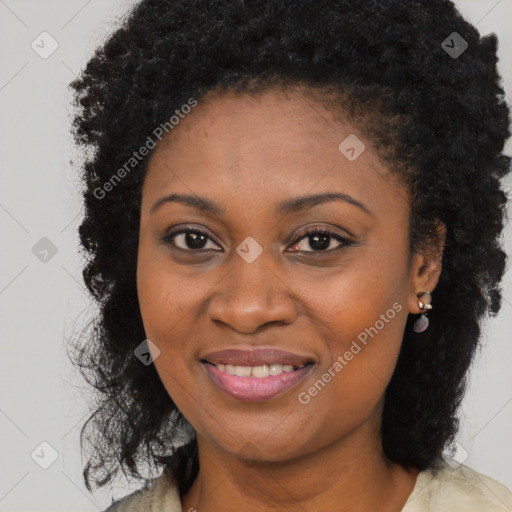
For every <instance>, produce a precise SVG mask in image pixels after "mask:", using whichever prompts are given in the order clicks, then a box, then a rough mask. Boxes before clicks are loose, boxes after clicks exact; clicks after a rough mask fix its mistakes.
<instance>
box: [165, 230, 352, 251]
mask: <svg viewBox="0 0 512 512" xmlns="http://www.w3.org/2000/svg"><path fill="white" fill-rule="evenodd" d="M187 233H194V234H197V235H203V236H205V237H207V238H208V239H210V240H212V241H213V242H215V243H217V242H216V241H215V240H214V239H213V238H212V237H211V236H210V235H208V234H207V233H205V232H204V231H202V230H200V229H197V228H193V229H192V228H190V229H181V230H179V231H176V232H174V233H170V234H169V235H166V236H165V237H163V238H161V240H162V242H164V243H166V244H171V245H172V246H174V247H175V248H176V249H178V250H181V251H185V252H201V251H209V250H211V249H182V248H181V247H176V246H175V244H174V243H173V239H174V238H175V237H176V236H177V235H181V234H187ZM314 235H325V236H329V237H331V238H334V239H335V240H336V241H338V242H340V243H341V245H340V246H339V247H336V248H335V249H328V250H323V251H315V250H311V251H297V252H306V253H317V254H330V253H332V252H335V251H338V250H340V249H343V248H344V247H347V246H349V245H352V244H353V243H354V242H353V241H352V240H348V239H347V238H344V237H342V236H341V235H338V234H337V233H334V232H332V231H330V230H329V229H326V228H312V229H311V230H307V231H303V232H300V233H298V234H297V238H296V239H295V241H294V242H293V243H292V244H291V246H292V247H293V246H295V245H297V244H298V243H299V242H300V241H301V240H302V239H304V238H309V237H312V236H314ZM329 245H330V244H329ZM214 250H215V249H214ZM216 252H220V251H216Z"/></svg>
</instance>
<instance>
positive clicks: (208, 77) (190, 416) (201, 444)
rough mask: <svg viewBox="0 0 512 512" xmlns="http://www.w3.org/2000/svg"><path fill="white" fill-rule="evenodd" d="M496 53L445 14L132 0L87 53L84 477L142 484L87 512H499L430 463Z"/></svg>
mask: <svg viewBox="0 0 512 512" xmlns="http://www.w3.org/2000/svg"><path fill="white" fill-rule="evenodd" d="M496 45H497V41H496V38H495V36H494V35H491V36H487V37H483V38H481V37H480V35H479V34H478V32H477V31H476V29H475V28H474V27H473V26H471V25H470V24H469V23H468V22H466V21H465V20H464V19H463V18H462V17H461V16H460V14H459V13H458V12H457V11H456V9H455V8H454V6H453V4H452V3H451V2H450V1H447V0H433V1H430V2H423V1H421V0H411V1H409V2H398V1H394V0H387V1H378V2H377V1H375V2H373V1H368V2H360V1H355V0H325V1H319V0H293V1H292V0H279V1H278V0H269V1H250V0H249V1H245V2H244V1H240V0H222V1H218V2H207V1H199V0H194V1H188V2H185V1H178V0H169V1H166V2H162V1H160V0H143V1H142V2H140V3H138V4H137V5H136V6H135V7H134V9H133V10H132V12H131V13H130V14H129V16H127V18H126V19H125V20H124V21H123V24H122V26H121V27H120V28H119V29H118V30H117V31H116V32H115V33H114V34H113V35H112V36H110V38H109V39H108V40H107V41H106V42H105V44H104V45H103V46H102V47H101V48H100V49H98V50H97V52H96V54H95V55H94V57H93V58H92V59H91V60H90V61H89V63H88V64H87V66H86V68H85V70H84V72H83V73H82V75H81V76H80V77H79V79H77V80H76V81H75V82H73V84H72V86H73V88H74V90H75V92H76V102H77V107H78V108H79V112H78V113H77V116H76V118H75V137H76V140H77V143H78V144H80V145H82V146H83V147H84V148H85V149H86V150H89V153H88V160H87V161H86V162H85V163H84V167H83V179H84V182H85V187H86V188H85V191H84V200H85V207H86V212H85V218H84V220H83V222H82V225H81V226H80V239H81V243H82V246H83V248H84V249H85V250H86V251H87V253H88V256H89V259H88V262H87V264H86V266H85V269H84V279H85V283H86V284H87V287H88V289H89V290H90V292H91V293H92V295H93V296H94V298H95V299H96V301H97V302H98V304H99V305H100V306H101V309H100V313H99V316H98V317H97V321H96V323H95V324H94V329H93V331H92V332H91V333H90V334H89V335H88V336H87V337H84V343H82V344H81V345H78V344H77V346H76V348H77V357H76V359H77V361H76V362H77V364H78V365H79V367H80V368H81V369H82V371H83V372H84V374H85V375H86V377H87V378H88V380H89V382H90V383H91V384H93V385H94V386H95V387H96V388H97V389H98V390H99V392H100V396H101V402H100V403H99V405H98V408H97V410H96V411H95V413H94V414H93V416H92V417H91V418H90V419H89V421H88V422H87V424H86V425H85V426H84V429H83V432H82V434H83V440H84V441H88V442H90V443H91V445H92V446H91V450H90V459H89V461H88V464H87V466H86V468H85V470H84V476H85V480H86V484H87V486H88V488H89V489H90V490H91V489H92V487H91V483H94V484H96V485H97V486H103V485H105V484H107V483H109V482H110V481H112V479H113V478H114V476H115V475H116V474H117V472H118V470H119V469H121V470H122V471H123V472H125V473H126V472H128V474H129V475H131V476H135V477H137V478H141V479H143V478H144V477H143V475H142V473H143V471H141V470H142V467H143V465H145V464H146V465H147V464H149V466H150V467H151V468H152V469H155V470H157V471H158V470H161V469H163V472H162V474H161V476H158V477H156V478H154V479H146V485H145V486H144V488H143V489H141V490H140V491H138V492H136V493H133V494H131V495H130V496H128V497H125V498H124V499H123V500H118V501H117V502H116V503H114V504H113V505H112V506H111V507H110V508H109V509H108V510H109V511H110V512H113V511H118V512H119V511H125V510H130V511H131V510H137V511H142V510H148V511H149V510H151V511H155V512H156V511H164V510H165V511H179V510H184V511H185V510H188V511H191V510H198V511H201V512H208V511H230V510H240V509H241V508H242V509H243V510H244V511H253V510H255V511H256V510H258V511H262V510H283V511H288V510H339V511H345V510H346V511H349V510H350V511H356V510H357V511H367V510H379V511H383V512H388V511H389V512H392V511H396V512H397V511H404V512H420V511H425V510H430V511H441V510H443V511H445V510H451V511H454V510H464V511H465V512H467V511H472V510H474V511H476V510H478V511H481V510H486V511H487V510H489V511H491V510H493V511H494V510H496V511H497V510H510V509H512V493H511V492H510V491H509V490H508V489H507V488H506V487H505V486H504V485H502V484H500V483H499V482H496V481H495V480H492V479H491V478H489V477H486V476H484V475H482V474H480V473H477V472H476V471H474V470H472V469H470V468H469V467H467V466H465V465H459V464H454V463H453V461H450V462H447V461H445V459H446V460H448V458H447V457H446V450H447V448H449V447H450V446H451V443H452V442H453V439H454V436H455V434H456V431H457V426H458V424H457V417H456V413H457V408H458V406H459V404H460V401H461V399H462V396H463V391H464V386H465V382H466V381H465V379H466V374H467V371H468V368H469V366H470V363H471V361H472V358H473V355H474V353H475V350H476V348H477V346H478V342H479V338H480V322H481V321H482V319H483V318H484V315H485V314H486V313H490V314H493V315H494V314H496V313H497V312H498V310H499V308H500V300H501V292H500V288H499V284H500V281H501V278H502V275H503V272H504V268H505V254H504V252H503V250H502V249H501V247H500V245H499V237H500V235H501V231H502V228H503V212H504V207H505V203H506V197H505V194H504V193H503V192H502V190H501V189H500V179H501V178H502V177H503V176H505V175H506V173H507V171H508V164H509V158H508V157H506V156H504V155H503V154H502V150H503V145H504V142H505V140H506V139H507V138H508V136H509V135H510V133H509V124H508V108H507V106H506V104H505V102H504V93H503V90H502V88H501V86H500V81H499V80H500V78H499V76H498V74H497V71H496ZM87 426H91V427H93V430H92V432H91V434H90V435H89V436H87V435H86V433H87V428H86V427H87ZM507 507H508V508H507Z"/></svg>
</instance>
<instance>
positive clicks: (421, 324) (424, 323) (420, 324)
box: [413, 291, 432, 332]
mask: <svg viewBox="0 0 512 512" xmlns="http://www.w3.org/2000/svg"><path fill="white" fill-rule="evenodd" d="M425 294H428V296H429V299H428V302H426V301H425V300H421V298H422V297H423V296H424V295H425ZM417 297H418V307H419V308H420V313H422V315H421V316H420V317H419V318H418V320H416V322H414V326H413V329H414V332H423V331H425V330H426V329H427V327H428V318H427V311H428V310H429V309H432V304H430V301H431V300H432V294H431V293H430V292H427V291H424V292H420V293H418V295H417Z"/></svg>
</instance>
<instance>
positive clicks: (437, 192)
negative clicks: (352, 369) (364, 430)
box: [70, 0, 510, 493]
mask: <svg viewBox="0 0 512 512" xmlns="http://www.w3.org/2000/svg"><path fill="white" fill-rule="evenodd" d="M121 22H122V23H121V25H120V26H119V27H118V28H116V30H115V31H114V32H113V33H112V34H111V35H110V36H109V37H108V38H107V39H106V41H105V42H104V43H103V44H102V45H101V47H100V48H98V49H97V50H96V51H95V53H94V55H93V56H92V58H91V59H90V60H89V61H88V63H87V65H86V66H85V68H84V70H83V71H82V72H81V74H80V76H79V77H78V78H77V79H76V80H75V81H73V82H72V83H71V85H70V86H71V87H72V89H73V90H74V97H75V108H76V114H75V117H74V119H73V135H74V137H75V141H76V144H77V145H78V146H79V147H82V148H83V149H85V150H86V151H85V152H86V154H87V158H85V159H84V162H83V163H82V164H81V165H80V171H81V179H82V180H83V183H84V191H83V198H84V205H85V216H84V219H83V221H82V223H81V225H80V228H79V235H80V242H81V246H80V248H81V249H82V250H83V251H84V253H85V254H86V259H87V261H86V263H85V264H84V270H83V278H84V281H85V284H86V286H87V289H88V290H89V292H90V293H91V294H92V296H93V298H94V300H95V302H96V303H97V305H99V307H100V308H99V312H98V314H97V315H96V317H95V318H94V322H93V323H92V324H91V325H92V329H89V330H88V331H87V334H86V335H85V336H81V337H79V339H77V340H75V342H74V344H71V347H72V348H73V349H74V352H73V356H74V357H73V358H74V361H73V362H74V364H76V365H77V366H78V367H79V369H80V371H81V372H82V374H83V376H84V377H85V379H86V380H87V382H88V383H89V384H91V385H92V386H93V387H94V388H95V389H96V390H97V394H96V396H97V398H98V400H97V404H96V407H95V409H94V411H93V412H92V415H91V417H90V418H89V419H88V420H87V422H86V423H85V424H84V425H83V428H82V431H81V443H82V449H84V445H85V442H86V441H87V442H88V443H90V446H89V450H90V458H89V460H88V462H87V464H86V467H85V469H84V480H85V483H86V486H87V488H88V489H89V490H92V486H91V483H93V484H95V485H96V486H98V487H101V486H104V485H105V484H107V483H109V482H111V481H112V480H113V478H114V477H115V476H116V475H117V474H118V472H119V471H120V470H121V471H122V472H123V473H125V474H126V472H128V473H129V475H131V476H132V477H136V478H140V479H143V478H144V476H143V474H142V471H141V468H142V467H143V465H144V464H149V465H150V466H151V467H156V468H157V469H158V468H162V467H164V469H165V470H172V471H173V472H174V473H175V475H176V478H177V480H178V484H179V488H180V491H181V492H182V493H183V492H186V490H187V489H188V488H189V487H190V486H191V484H192V482H193V480H194V478H195V476H196V475H197V471H198V459H197V443H196V440H195V437H194V436H193V435H191V436H190V435H189V437H188V438H184V437H183V435H184V434H183V432H186V429H187V427H189V425H188V423H187V421H186V419H185V418H184V417H183V416H182V414H181V413H180V411H179V410H178V409H177V408H176V406H175V404H174V403H173V401H172V399H171V398H170V397H169V395H168V393H167V391H166V390H165V388H164V386H163V384H162V382H161V380H160V378H159V376H158V374H157V371H156V369H155V367H154V365H149V366H145V365H143V364H141V363H140V361H139V360H138V359H137V358H136V357H135V356H134V349H135V348H136V347H137V346H138V345H139V344H140V343H141V342H142V341H143V340H145V338H146V335H145V332H144V328H143V323H142V319H141V315H140V309H139V304H138V298H137V289H136V262H137V250H138V235H139V232H138V230H139V221H140V205H141V190H142V184H143V181H144V176H145V172H146V170H147V165H148V162H149V159H150V157H151V155H152V154H153V153H154V150H152V151H150V152H149V153H148V154H147V155H146V156H145V157H144V158H140V161H138V162H137V165H135V166H134V168H133V170H131V172H128V173H125V174H126V176H124V177H123V179H122V180H120V181H119V182H118V183H117V182H116V184H115V186H113V187H111V188H112V190H110V191H109V193H108V194H104V193H101V194H100V193H99V191H100V190H103V191H104V190H106V189H105V184H106V183H107V182H108V181H109V180H111V179H112V176H113V175H114V174H115V172H116V170H118V169H120V168H122V167H123V165H125V163H126V161H127V160H128V159H130V157H132V155H133V154H134V151H136V150H137V149H139V148H141V147H142V146H144V145H145V144H146V143H147V141H148V136H151V135H152V134H154V131H155V128H156V127H158V126H161V125H162V124H163V123H165V122H167V121H168V119H169V118H170V116H171V115H173V113H175V112H176V110H179V109H180V108H181V106H182V105H185V104H187V102H189V100H190V98H194V99H195V100H196V101H199V102H200V101H201V99H203V98H205V97H206V96H205V95H206V94H207V93H208V92H209V91H220V92H222V91H238V92H239V93H251V94H256V93H258V92H261V91H265V90H268V89H271V88H277V87H280V88H283V89H286V88H288V87H294V86H297V85H300V86H307V87H308V88H310V89H311V91H312V93H314V94H315V95H316V96H317V97H318V99H321V98H325V101H326V104H327V105H330V106H331V108H333V109H334V108H340V109H341V111H342V112H344V113H345V114H346V115H347V116H349V117H350V119H351V120H352V121H353V122H354V123H356V125H357V126H358V127H359V128H360V129H361V131H362V133H364V134H365V136H366V137H367V138H368V140H370V141H371V144H372V146H373V147H374V148H375V150H376V151H377V152H378V154H379V155H380V156H381V157H382V158H383V159H385V160H386V162H387V163H388V166H389V169H390V170H391V171H392V172H393V173H394V174H395V175H396V176H397V177H399V178H400V179H401V180H402V181H403V183H404V185H406V186H407V190H408V192H409V197H410V198H411V216H410V233H409V237H410V247H411V250H415V251H422V250H424V249H425V247H427V242H428V241H429V240H432V239H434V238H435V237H436V236H437V233H438V232H437V231H436V226H438V223H439V222H441V223H443V224H444V225H445V226H446V239H445V247H444V253H443V258H442V272H441V275H440V278H439V283H438V286H437V287H436V289H435V293H434V300H435V308H434V309H433V310H432V311H431V313H429V315H430V319H431V320H430V322H431V327H430V328H429V329H428V331H426V332H424V333H421V334H416V333H415V332H414V331H413V329H412V322H413V321H414V320H415V318H413V317H412V315H409V318H408V320H407V325H406V329H405V332H404V337H403V343H402V347H401V351H400V355H399V358H398V362H397V366H396V369H395V372H394V374H393V376H392V379H391V381H390V383H389V385H388V387H387V389H386V395H385V404H384V411H383V418H382V427H381V436H382V443H383V448H384V453H385V455H386V457H387V458H388V459H389V460H390V461H393V462H395V463H398V464H401V465H403V466H409V467H415V468H417V469H419V470H424V469H427V468H433V469H435V468H436V467H437V462H438V461H439V460H440V457H441V454H442V451H443V449H444V448H445V447H446V446H447V444H448V443H450V442H452V441H453V439H454V436H455V434H456V432H457V429H458V419H457V411H458V407H459V405H460V402H461V400H462V397H463V395H464V391H465V387H466V384H467V373H468V369H469V367H470V365H471V362H472V360H473V357H474V354H475V351H476V349H477V347H478V345H479V340H480V334H481V331H480V329H481V326H480V322H481V320H482V319H483V316H484V315H485V314H486V313H490V314H491V315H492V316H494V315H496V314H497V313H498V311H499V309H500V307H501V300H502V296H501V288H500V281H501V279H502V276H503V273H504V271H505V266H506V254H505V253H504V251H503V250H502V248H501V247H500V240H499V238H500V235H501V232H502V229H503V225H504V217H505V205H506V195H505V193H504V192H503V191H502V190H501V188H500V179H501V178H503V177H504V176H505V175H506V174H507V172H508V170H509V163H510V157H508V156H506V155H504V154H503V147H504V143H505V141H506V139H507V138H508V137H509V136H510V130H509V109H508V106H507V104H506V102H505V95H504V91H503V88H502V84H501V78H500V76H499V74H498V72H497V55H496V50H497V38H496V36H495V35H494V34H490V35H487V36H485V37H481V36H480V34H479V33H478V31H477V29H476V28H475V27H474V26H472V25H471V24H470V23H469V22H467V21H466V20H465V19H464V18H463V17H462V16H461V14H460V13H459V12H458V11H457V9H456V8H455V6H454V5H453V3H452V2H451V1H449V0H428V1H427V0H408V1H407V2H404V1H403V0H378V1H377V0H375V1H374V0H368V1H361V0H165V1H163V0H143V1H141V2H139V3H137V4H136V5H135V6H134V7H133V8H132V9H131V10H130V12H129V13H128V14H127V15H126V16H125V17H124V18H123V19H122V20H121ZM454 33H456V34H455V35H454ZM454 37H455V38H456V39H454ZM450 38H451V39H450ZM446 41H448V43H446ZM461 41H465V42H466V43H467V48H465V49H464V45H463V44H461ZM450 49H452V50H453V49H455V50H457V53H454V51H455V50H454V51H450ZM461 52H462V53H461ZM334 98H339V101H336V100H335V99H334ZM175 129H178V130H179V126H178V127H176V128H175ZM166 131H168V130H166ZM111 183H112V182H111ZM184 429H185V430H184ZM183 443H184V444H183ZM187 468H188V470H186V469H187Z"/></svg>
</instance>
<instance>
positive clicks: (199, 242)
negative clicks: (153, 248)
mask: <svg viewBox="0 0 512 512" xmlns="http://www.w3.org/2000/svg"><path fill="white" fill-rule="evenodd" d="M208 240H210V241H212V240H211V238H210V236H209V235H207V234H206V233H204V232H203V231H200V230H197V229H182V230H180V231H177V232H175V233H171V234H170V235H167V236H165V237H164V238H162V241H163V242H165V243H169V244H172V245H173V246H174V247H176V248H177V249H181V250H183V251H201V250H211V249H212V247H206V245H207V243H208ZM212 242H213V241H212ZM215 247H218V246H217V245H216V244H215V246H214V247H213V250H219V249H215Z"/></svg>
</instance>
